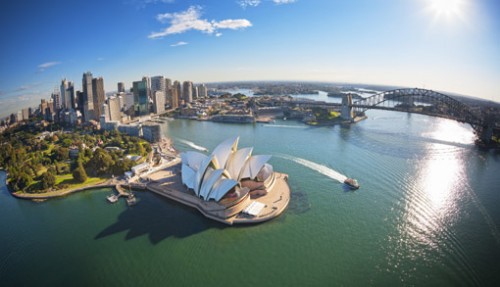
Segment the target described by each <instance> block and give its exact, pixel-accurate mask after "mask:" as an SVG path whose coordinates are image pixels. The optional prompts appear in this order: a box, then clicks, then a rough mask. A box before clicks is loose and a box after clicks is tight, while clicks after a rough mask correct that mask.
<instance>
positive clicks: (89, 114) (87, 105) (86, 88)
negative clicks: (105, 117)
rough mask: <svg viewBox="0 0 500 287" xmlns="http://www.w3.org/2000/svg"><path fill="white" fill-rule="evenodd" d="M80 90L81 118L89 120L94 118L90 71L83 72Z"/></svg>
mask: <svg viewBox="0 0 500 287" xmlns="http://www.w3.org/2000/svg"><path fill="white" fill-rule="evenodd" d="M82 90H83V91H82V92H83V99H82V103H83V108H82V111H83V118H84V120H85V122H89V121H90V120H92V119H94V118H95V113H94V95H93V93H92V91H93V89H92V73H91V72H86V73H84V74H83V78H82Z"/></svg>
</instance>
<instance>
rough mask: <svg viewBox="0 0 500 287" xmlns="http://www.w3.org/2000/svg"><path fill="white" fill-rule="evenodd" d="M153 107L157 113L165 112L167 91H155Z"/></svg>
mask: <svg viewBox="0 0 500 287" xmlns="http://www.w3.org/2000/svg"><path fill="white" fill-rule="evenodd" d="M153 108H154V113H155V114H162V113H164V112H165V93H164V92H163V91H155V92H154V94H153Z"/></svg>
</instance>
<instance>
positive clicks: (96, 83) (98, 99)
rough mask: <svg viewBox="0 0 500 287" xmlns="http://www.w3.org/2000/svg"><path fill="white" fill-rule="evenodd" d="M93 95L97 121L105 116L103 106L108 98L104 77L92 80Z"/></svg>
mask: <svg viewBox="0 0 500 287" xmlns="http://www.w3.org/2000/svg"><path fill="white" fill-rule="evenodd" d="M92 94H93V95H94V98H93V100H94V114H95V116H96V118H95V119H96V120H97V119H99V117H100V116H101V115H102V114H103V112H104V111H103V108H102V105H103V104H104V100H105V98H106V94H105V93H104V80H103V79H102V77H99V78H94V79H92Z"/></svg>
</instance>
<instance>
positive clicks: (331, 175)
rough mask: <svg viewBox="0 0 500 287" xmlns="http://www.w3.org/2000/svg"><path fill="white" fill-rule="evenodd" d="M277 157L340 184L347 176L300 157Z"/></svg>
mask: <svg viewBox="0 0 500 287" xmlns="http://www.w3.org/2000/svg"><path fill="white" fill-rule="evenodd" d="M278 156H279V157H281V158H284V159H287V160H291V161H294V162H296V163H298V164H300V165H303V166H305V167H307V168H310V169H312V170H315V171H317V172H319V173H321V174H323V175H326V176H328V177H329V178H331V179H334V180H336V181H338V182H340V183H343V182H344V180H346V179H347V176H345V175H343V174H341V173H340V172H338V171H335V170H333V169H331V168H329V167H326V166H324V165H321V164H319V163H315V162H312V161H309V160H307V159H303V158H300V157H293V156H289V155H278Z"/></svg>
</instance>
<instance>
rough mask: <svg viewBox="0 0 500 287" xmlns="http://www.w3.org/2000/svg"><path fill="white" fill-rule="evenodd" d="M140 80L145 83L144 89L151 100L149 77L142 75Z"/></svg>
mask: <svg viewBox="0 0 500 287" xmlns="http://www.w3.org/2000/svg"><path fill="white" fill-rule="evenodd" d="M142 81H143V82H145V83H146V91H147V95H148V99H150V100H151V78H150V77H148V76H144V77H142Z"/></svg>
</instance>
